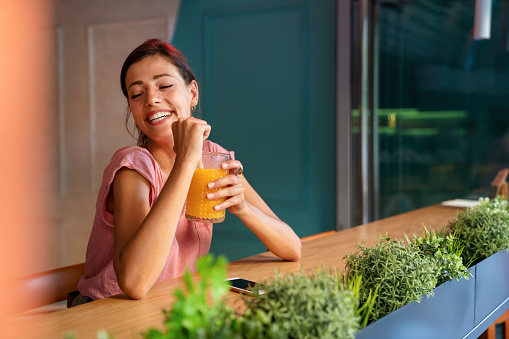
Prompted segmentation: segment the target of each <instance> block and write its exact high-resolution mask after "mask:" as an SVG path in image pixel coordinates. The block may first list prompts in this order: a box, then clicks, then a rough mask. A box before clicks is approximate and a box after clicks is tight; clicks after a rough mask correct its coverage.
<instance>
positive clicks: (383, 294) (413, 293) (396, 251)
mask: <svg viewBox="0 0 509 339" xmlns="http://www.w3.org/2000/svg"><path fill="white" fill-rule="evenodd" d="M344 260H345V261H346V275H345V277H346V279H351V278H352V277H355V276H362V279H363V283H362V285H361V288H360V302H361V303H366V302H367V300H368V299H369V297H370V295H371V293H372V291H377V298H376V300H375V302H374V305H373V308H372V310H371V312H370V315H369V321H370V322H373V321H376V320H378V319H380V318H382V317H383V316H385V315H387V314H389V313H391V312H393V311H395V310H397V309H398V308H400V307H402V306H404V305H406V304H408V303H410V302H413V301H417V302H419V301H420V298H421V297H422V296H423V295H424V294H428V296H429V295H432V294H433V288H435V286H436V283H437V276H438V272H439V268H438V266H437V264H436V262H435V261H433V260H431V259H430V258H429V257H428V256H423V255H421V253H420V252H419V251H414V250H411V249H409V248H407V247H406V246H405V244H404V242H403V240H401V239H397V240H393V241H391V239H390V237H388V236H384V235H381V236H380V239H379V241H378V243H377V244H376V245H375V246H373V247H366V246H364V244H362V243H361V244H359V245H358V251H357V252H355V253H351V254H348V255H346V256H345V257H344Z"/></svg>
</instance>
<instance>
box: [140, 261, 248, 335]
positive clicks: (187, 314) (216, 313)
mask: <svg viewBox="0 0 509 339" xmlns="http://www.w3.org/2000/svg"><path fill="white" fill-rule="evenodd" d="M225 264H226V259H225V258H224V257H219V258H218V259H217V260H216V261H214V257H213V256H212V255H207V256H204V257H202V258H200V259H198V262H197V263H196V267H197V269H198V276H199V280H198V282H194V281H193V279H192V276H191V273H190V272H189V271H186V273H185V274H184V282H185V286H186V289H187V293H184V291H183V290H182V289H180V288H178V289H176V290H175V292H174V293H175V296H176V298H177V300H176V301H175V303H174V304H173V307H172V309H171V310H170V311H166V310H165V311H163V312H164V314H165V322H164V325H165V328H166V331H161V330H158V329H149V330H148V331H147V332H145V333H143V336H144V337H145V338H148V339H162V338H241V337H240V336H239V335H238V334H236V332H235V328H236V327H235V326H236V322H235V318H234V315H233V311H232V310H231V309H230V308H229V307H227V306H226V305H225V304H224V301H223V296H224V295H225V294H226V292H227V291H228V290H229V284H228V282H226V281H225V279H226V267H225ZM208 296H211V298H212V301H211V303H209V302H207V297H208Z"/></svg>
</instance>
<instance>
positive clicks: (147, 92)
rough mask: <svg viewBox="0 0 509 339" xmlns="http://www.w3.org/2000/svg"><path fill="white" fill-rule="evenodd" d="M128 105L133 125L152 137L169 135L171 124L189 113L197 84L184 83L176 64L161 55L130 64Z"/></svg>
mask: <svg viewBox="0 0 509 339" xmlns="http://www.w3.org/2000/svg"><path fill="white" fill-rule="evenodd" d="M125 82H126V87H127V93H128V100H127V101H128V104H129V107H130V108H131V112H132V114H133V118H134V121H135V122H136V125H138V127H139V128H140V129H141V131H142V132H143V133H145V134H146V135H147V136H148V137H149V138H150V139H152V140H161V141H164V140H167V139H168V138H173V136H172V131H171V124H172V123H173V122H174V121H176V120H177V119H178V118H180V117H189V116H191V107H194V106H196V104H197V103H198V84H197V83H196V81H194V80H193V81H192V82H191V84H189V85H188V84H186V82H185V81H184V79H183V78H182V76H181V75H180V72H179V71H178V69H177V67H175V66H174V65H173V64H172V63H171V62H170V61H168V59H166V58H165V57H163V56H161V55H153V56H148V57H146V58H144V59H142V60H140V61H138V62H135V63H134V64H132V65H131V66H130V67H129V69H128V70H127V73H126V78H125Z"/></svg>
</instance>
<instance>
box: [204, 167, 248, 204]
mask: <svg viewBox="0 0 509 339" xmlns="http://www.w3.org/2000/svg"><path fill="white" fill-rule="evenodd" d="M222 168H223V169H227V170H229V174H228V175H226V176H224V177H222V178H220V179H217V180H214V181H212V182H210V183H209V184H208V188H209V189H213V188H221V189H220V190H218V191H215V192H213V193H209V194H207V199H209V200H213V199H219V198H225V197H226V200H225V201H224V202H222V203H220V204H218V205H216V206H215V207H214V208H215V210H216V211H220V210H224V209H227V208H228V210H229V211H230V212H231V213H233V214H237V213H238V212H240V211H241V210H242V209H243V208H244V207H245V206H246V203H245V200H244V191H245V190H246V189H245V188H244V187H243V186H242V164H241V162H240V161H238V160H229V161H226V162H224V163H223V164H222Z"/></svg>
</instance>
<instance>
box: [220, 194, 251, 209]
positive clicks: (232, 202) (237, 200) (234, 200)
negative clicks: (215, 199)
mask: <svg viewBox="0 0 509 339" xmlns="http://www.w3.org/2000/svg"><path fill="white" fill-rule="evenodd" d="M242 204H244V195H236V196H233V197H231V198H229V199H227V200H225V201H224V202H222V203H220V204H218V205H216V206H214V210H216V211H221V210H225V209H227V208H232V207H235V206H240V205H242Z"/></svg>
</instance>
